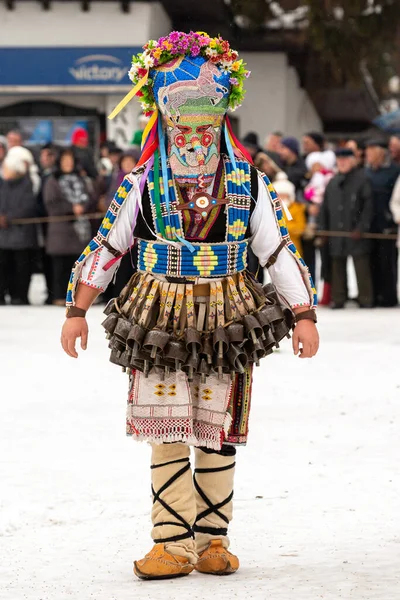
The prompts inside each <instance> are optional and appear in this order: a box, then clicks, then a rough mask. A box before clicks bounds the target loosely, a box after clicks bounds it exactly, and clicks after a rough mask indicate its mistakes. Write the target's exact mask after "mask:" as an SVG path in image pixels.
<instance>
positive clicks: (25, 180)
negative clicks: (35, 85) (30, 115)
mask: <svg viewBox="0 0 400 600" xmlns="http://www.w3.org/2000/svg"><path fill="white" fill-rule="evenodd" d="M16 149H17V147H15V150H16ZM25 158H26V157H25V156H24V154H21V153H18V152H12V153H11V152H9V153H8V154H7V156H6V158H5V159H4V162H3V169H2V179H1V180H0V305H1V304H5V303H6V294H8V295H9V296H10V299H11V304H14V305H25V304H29V301H28V290H29V284H30V280H31V275H32V269H33V259H34V252H33V250H36V248H37V232H36V225H17V224H13V223H12V221H13V220H14V219H19V218H29V217H36V216H37V205H36V197H35V194H34V191H33V183H32V180H31V177H30V175H29V170H28V164H27V161H26V160H25Z"/></svg>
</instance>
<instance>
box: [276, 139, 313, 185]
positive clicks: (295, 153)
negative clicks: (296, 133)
mask: <svg viewBox="0 0 400 600" xmlns="http://www.w3.org/2000/svg"><path fill="white" fill-rule="evenodd" d="M279 155H280V157H281V159H282V161H283V170H284V171H285V173H286V175H287V176H288V179H289V181H291V182H292V183H293V184H294V186H295V188H296V192H297V191H300V190H302V189H303V188H304V184H305V180H304V178H305V175H306V172H307V168H306V164H305V162H304V160H303V159H302V157H301V156H300V144H299V142H298V141H297V139H296V138H295V137H284V138H282V140H281V145H280V148H279Z"/></svg>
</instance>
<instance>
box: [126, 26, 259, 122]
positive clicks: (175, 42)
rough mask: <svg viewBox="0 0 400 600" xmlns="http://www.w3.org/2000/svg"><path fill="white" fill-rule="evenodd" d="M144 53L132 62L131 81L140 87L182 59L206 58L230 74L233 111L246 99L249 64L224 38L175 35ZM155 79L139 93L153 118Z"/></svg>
mask: <svg viewBox="0 0 400 600" xmlns="http://www.w3.org/2000/svg"><path fill="white" fill-rule="evenodd" d="M143 50H144V52H142V53H141V54H137V55H136V56H133V58H132V67H131V69H130V71H129V78H130V80H131V81H132V83H133V84H134V85H137V84H138V83H139V81H140V80H141V79H143V77H146V76H147V77H148V76H149V72H150V70H151V69H153V68H157V67H160V66H161V65H164V64H165V63H168V62H170V61H172V60H174V59H175V58H178V57H179V56H192V57H196V56H202V57H204V58H206V59H208V60H210V61H211V62H213V63H215V64H216V65H217V66H218V67H219V68H220V69H221V71H222V72H225V73H230V74H231V77H230V79H229V83H230V84H231V89H230V93H229V98H228V105H229V108H230V110H231V111H234V110H236V108H238V107H239V106H240V105H241V103H242V100H243V98H244V95H245V93H246V92H245V90H244V86H243V83H244V80H245V79H247V77H249V76H250V71H248V70H247V69H246V68H245V66H246V63H244V62H243V60H242V59H240V60H239V55H238V53H237V52H236V51H235V50H232V49H231V48H230V46H229V42H227V41H226V40H223V39H222V38H221V37H215V38H211V37H209V36H208V35H207V34H206V33H204V32H202V33H194V32H193V31H191V32H190V33H183V32H181V31H173V32H172V33H170V34H169V35H168V36H167V37H161V38H160V39H159V40H158V41H155V40H150V41H149V42H148V43H147V44H145V45H144V46H143ZM152 83H153V82H152V79H151V78H150V77H148V79H147V81H146V83H145V84H144V85H143V86H142V87H141V89H140V90H139V91H138V92H136V96H138V97H139V98H140V102H141V105H142V108H143V111H144V112H145V114H151V113H152V112H154V110H155V109H156V102H155V98H154V94H153V86H152Z"/></svg>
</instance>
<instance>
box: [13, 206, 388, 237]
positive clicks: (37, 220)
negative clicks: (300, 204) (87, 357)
mask: <svg viewBox="0 0 400 600" xmlns="http://www.w3.org/2000/svg"><path fill="white" fill-rule="evenodd" d="M82 217H84V218H85V219H89V220H92V221H94V220H97V219H102V218H103V217H104V213H102V212H95V213H88V214H83V215H81V216H79V217H77V216H75V215H59V216H55V217H30V218H24V219H22V218H21V219H12V220H11V221H10V222H9V223H10V225H34V224H41V223H66V222H68V221H77V220H79V219H81V218H82ZM352 236H353V232H351V231H325V230H319V231H316V232H315V237H343V238H351V237H352ZM360 239H367V240H397V234H396V233H361V237H360Z"/></svg>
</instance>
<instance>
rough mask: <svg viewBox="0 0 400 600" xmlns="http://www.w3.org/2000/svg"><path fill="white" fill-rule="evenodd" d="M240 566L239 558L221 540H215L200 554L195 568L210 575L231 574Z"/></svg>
mask: <svg viewBox="0 0 400 600" xmlns="http://www.w3.org/2000/svg"><path fill="white" fill-rule="evenodd" d="M238 568H239V559H238V557H237V556H235V555H234V554H232V553H231V552H229V550H227V549H226V548H224V547H223V545H222V542H221V540H213V541H212V542H211V543H210V544H209V546H208V547H207V548H206V549H205V550H204V551H203V552H202V553H201V554H200V556H199V560H198V562H197V564H196V566H195V569H196V570H197V571H199V572H200V573H207V574H208V575H231V574H232V573H235V572H236V571H237V570H238Z"/></svg>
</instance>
